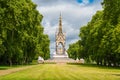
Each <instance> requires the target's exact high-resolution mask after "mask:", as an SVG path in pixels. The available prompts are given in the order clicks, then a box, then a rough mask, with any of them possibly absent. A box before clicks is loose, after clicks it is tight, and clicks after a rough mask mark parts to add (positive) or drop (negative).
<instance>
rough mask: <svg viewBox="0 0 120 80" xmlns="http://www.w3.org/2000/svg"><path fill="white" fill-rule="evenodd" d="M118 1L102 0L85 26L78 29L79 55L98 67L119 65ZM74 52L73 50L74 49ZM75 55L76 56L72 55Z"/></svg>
mask: <svg viewBox="0 0 120 80" xmlns="http://www.w3.org/2000/svg"><path fill="white" fill-rule="evenodd" d="M119 5H120V0H104V1H103V3H102V6H103V10H102V11H97V12H96V14H95V15H94V16H93V17H92V20H91V21H90V22H88V24H87V25H86V26H83V27H81V28H80V34H79V37H80V41H81V44H79V46H82V47H83V49H79V50H82V51H81V53H79V54H81V55H82V57H83V58H84V59H86V60H92V62H96V63H97V64H98V65H108V66H111V65H113V66H119V65H120V7H119ZM74 50H75V49H74ZM74 55H76V54H74Z"/></svg>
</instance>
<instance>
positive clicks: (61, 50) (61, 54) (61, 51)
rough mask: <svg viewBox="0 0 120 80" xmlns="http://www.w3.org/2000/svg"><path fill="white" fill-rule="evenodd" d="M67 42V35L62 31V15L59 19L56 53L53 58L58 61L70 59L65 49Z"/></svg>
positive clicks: (56, 34)
mask: <svg viewBox="0 0 120 80" xmlns="http://www.w3.org/2000/svg"><path fill="white" fill-rule="evenodd" d="M65 41H66V36H65V33H63V31H62V16H61V14H60V18H59V28H58V31H56V33H55V42H56V44H55V47H56V48H55V52H54V53H53V55H52V58H56V59H62V58H64V59H65V58H68V54H67V52H66V49H65Z"/></svg>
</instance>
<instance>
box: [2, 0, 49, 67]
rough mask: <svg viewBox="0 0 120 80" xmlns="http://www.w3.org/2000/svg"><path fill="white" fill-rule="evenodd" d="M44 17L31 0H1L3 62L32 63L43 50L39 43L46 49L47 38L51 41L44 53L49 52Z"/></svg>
mask: <svg viewBox="0 0 120 80" xmlns="http://www.w3.org/2000/svg"><path fill="white" fill-rule="evenodd" d="M42 18H43V16H42V15H41V14H40V13H39V12H38V11H37V10H36V5H35V4H34V3H33V2H32V1H31V0H12V1H11V0H0V64H10V65H12V64H26V63H30V62H31V61H32V60H33V59H34V58H35V56H36V55H37V54H39V53H36V49H37V48H38V46H40V47H39V48H38V49H40V50H42V51H43V48H42V47H44V45H43V44H42V42H44V41H48V42H47V45H46V47H47V48H46V49H45V50H46V51H48V52H47V53H43V54H48V55H49V48H48V47H49V39H48V37H45V36H46V35H44V34H43V27H42V26H41V24H40V22H41V21H42ZM44 37H45V38H44ZM42 38H44V40H40V39H42ZM44 57H46V55H45V56H44ZM47 57H48V56H47ZM1 62H2V63H1Z"/></svg>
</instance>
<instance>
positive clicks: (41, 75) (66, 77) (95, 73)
mask: <svg viewBox="0 0 120 80" xmlns="http://www.w3.org/2000/svg"><path fill="white" fill-rule="evenodd" d="M0 80H120V69H115V68H108V67H98V66H89V65H76V64H72V65H71V64H39V65H36V66H33V67H32V68H29V69H26V70H22V71H19V72H14V73H11V74H8V75H4V76H0Z"/></svg>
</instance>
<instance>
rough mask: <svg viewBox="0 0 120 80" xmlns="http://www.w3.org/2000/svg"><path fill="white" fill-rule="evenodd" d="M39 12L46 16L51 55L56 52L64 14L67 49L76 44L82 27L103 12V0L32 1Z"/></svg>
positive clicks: (46, 29)
mask: <svg viewBox="0 0 120 80" xmlns="http://www.w3.org/2000/svg"><path fill="white" fill-rule="evenodd" d="M32 1H33V2H34V3H36V4H37V10H38V11H39V12H40V13H41V14H42V15H43V16H44V17H43V20H42V23H41V24H42V25H43V27H44V33H45V34H48V35H49V38H50V41H51V42H50V50H51V54H52V53H53V52H54V51H55V32H56V30H57V29H58V22H59V16H60V13H62V20H63V21H62V22H63V23H62V24H63V32H65V33H66V48H68V47H69V44H71V43H74V42H76V41H77V40H79V39H80V38H79V37H78V35H79V32H80V27H82V26H84V25H86V24H87V23H88V22H89V21H90V20H91V18H92V16H93V15H94V14H95V13H96V11H98V10H102V6H101V2H102V0H32Z"/></svg>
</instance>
